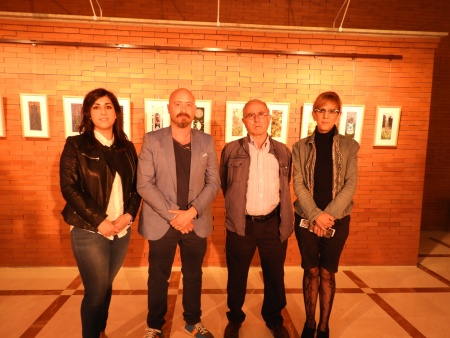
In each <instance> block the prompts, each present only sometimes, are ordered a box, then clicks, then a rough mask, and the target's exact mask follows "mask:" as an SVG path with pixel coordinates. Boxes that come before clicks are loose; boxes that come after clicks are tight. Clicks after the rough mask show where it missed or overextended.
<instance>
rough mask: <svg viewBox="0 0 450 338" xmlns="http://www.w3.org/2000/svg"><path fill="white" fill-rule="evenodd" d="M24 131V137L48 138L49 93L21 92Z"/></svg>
mask: <svg viewBox="0 0 450 338" xmlns="http://www.w3.org/2000/svg"><path fill="white" fill-rule="evenodd" d="M20 108H21V113H22V131H23V136H24V137H43V138H48V137H50V135H49V127H48V110H47V95H45V94H20Z"/></svg>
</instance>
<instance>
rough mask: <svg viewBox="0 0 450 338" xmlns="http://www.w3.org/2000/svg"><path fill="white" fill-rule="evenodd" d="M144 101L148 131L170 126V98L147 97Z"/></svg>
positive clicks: (146, 130) (146, 128)
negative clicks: (168, 108) (168, 106)
mask: <svg viewBox="0 0 450 338" xmlns="http://www.w3.org/2000/svg"><path fill="white" fill-rule="evenodd" d="M144 103H145V106H144V111H145V119H144V120H145V132H146V133H147V132H149V131H154V130H158V129H161V128H164V127H168V126H170V117H169V112H168V111H167V105H168V103H169V100H165V99H145V100H144Z"/></svg>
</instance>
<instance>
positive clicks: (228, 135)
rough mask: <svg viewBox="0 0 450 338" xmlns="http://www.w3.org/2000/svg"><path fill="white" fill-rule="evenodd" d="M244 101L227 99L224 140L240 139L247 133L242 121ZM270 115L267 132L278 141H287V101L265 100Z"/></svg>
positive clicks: (227, 141)
mask: <svg viewBox="0 0 450 338" xmlns="http://www.w3.org/2000/svg"><path fill="white" fill-rule="evenodd" d="M245 103H246V102H244V101H227V103H226V119H225V142H226V143H229V142H231V141H234V140H237V139H240V138H241V137H244V136H246V135H247V129H246V128H245V125H244V122H243V121H242V116H243V108H244V105H245ZM267 106H268V107H269V112H270V114H271V115H272V118H271V121H270V126H269V130H268V133H269V135H270V136H271V137H272V138H273V139H275V140H277V141H280V142H283V143H286V142H287V135H288V132H287V131H288V127H289V126H288V120H289V107H290V106H289V103H279V102H267Z"/></svg>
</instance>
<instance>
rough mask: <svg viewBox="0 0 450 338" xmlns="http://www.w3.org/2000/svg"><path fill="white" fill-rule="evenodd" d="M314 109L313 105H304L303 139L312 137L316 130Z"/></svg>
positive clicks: (301, 131)
mask: <svg viewBox="0 0 450 338" xmlns="http://www.w3.org/2000/svg"><path fill="white" fill-rule="evenodd" d="M312 108H313V104H312V103H304V104H303V114H302V127H301V129H300V138H301V139H302V138H305V137H307V136H309V135H311V134H312V133H313V132H314V129H315V128H316V125H317V123H316V121H314V118H313V116H312Z"/></svg>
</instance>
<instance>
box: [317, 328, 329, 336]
mask: <svg viewBox="0 0 450 338" xmlns="http://www.w3.org/2000/svg"><path fill="white" fill-rule="evenodd" d="M329 337H330V330H328V329H327V330H326V331H317V338H329Z"/></svg>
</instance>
